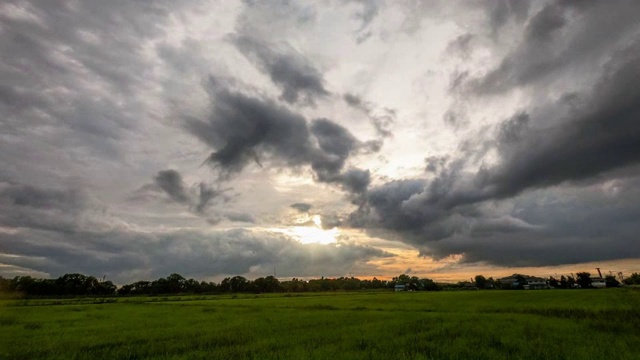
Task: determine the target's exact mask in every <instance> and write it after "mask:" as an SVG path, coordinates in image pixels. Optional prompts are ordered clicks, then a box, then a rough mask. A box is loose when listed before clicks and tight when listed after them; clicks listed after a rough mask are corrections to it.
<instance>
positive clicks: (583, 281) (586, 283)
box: [576, 272, 591, 289]
mask: <svg viewBox="0 0 640 360" xmlns="http://www.w3.org/2000/svg"><path fill="white" fill-rule="evenodd" d="M576 275H577V276H578V279H577V280H576V282H577V283H578V285H580V288H582V289H588V288H590V287H591V274H589V273H588V272H579V273H577V274H576Z"/></svg>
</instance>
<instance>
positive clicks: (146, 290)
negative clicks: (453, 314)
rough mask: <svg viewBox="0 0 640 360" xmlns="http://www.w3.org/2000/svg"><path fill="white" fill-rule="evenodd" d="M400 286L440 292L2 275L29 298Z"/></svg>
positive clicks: (295, 282)
mask: <svg viewBox="0 0 640 360" xmlns="http://www.w3.org/2000/svg"><path fill="white" fill-rule="evenodd" d="M396 284H407V286H408V287H409V288H410V289H412V290H439V289H440V288H439V286H438V285H437V284H436V283H435V282H433V281H432V280H430V279H419V278H417V277H415V276H414V277H409V276H408V275H405V274H403V275H400V276H399V277H395V278H393V280H391V281H389V280H379V279H377V278H373V279H371V280H369V279H358V278H355V277H339V278H324V277H322V278H320V279H311V280H302V279H297V278H293V279H291V280H286V281H280V280H278V279H277V278H276V277H274V276H266V277H259V278H257V279H255V280H249V279H247V278H245V277H243V276H233V277H227V278H225V279H223V280H222V281H221V282H219V283H216V282H207V281H197V280H195V279H186V278H185V277H183V276H182V275H180V274H171V275H169V276H167V277H166V278H159V279H157V280H153V281H136V282H134V283H131V284H126V285H122V286H120V287H118V286H116V285H114V284H113V282H111V281H104V279H102V280H101V279H98V278H96V277H94V276H87V275H83V274H65V275H63V276H61V277H59V278H57V279H38V278H33V277H31V276H16V277H14V278H13V279H5V278H3V277H1V276H0V293H2V292H4V293H18V294H22V295H26V296H96V295H99V296H127V295H164V294H219V293H277V292H321V291H340V290H344V291H350V290H372V289H390V288H393V287H394V286H395V285H396Z"/></svg>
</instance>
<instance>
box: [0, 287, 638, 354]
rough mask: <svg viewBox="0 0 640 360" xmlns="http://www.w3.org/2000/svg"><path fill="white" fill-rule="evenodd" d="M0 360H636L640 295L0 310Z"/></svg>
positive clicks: (348, 295)
mask: <svg viewBox="0 0 640 360" xmlns="http://www.w3.org/2000/svg"><path fill="white" fill-rule="evenodd" d="M0 359H3V360H5V359H6V360H9V359H20V360H24V359H640V291H639V290H638V289H632V288H622V289H598V290H564V291H563V290H542V291H451V292H406V293H393V292H342V293H340V292H338V293H320V294H290V295H289V294H265V295H238V296H228V295H225V296H183V297H180V296H176V297H139V298H134V297H131V298H106V299H90V298H79V299H61V300H52V299H42V300H1V301H0Z"/></svg>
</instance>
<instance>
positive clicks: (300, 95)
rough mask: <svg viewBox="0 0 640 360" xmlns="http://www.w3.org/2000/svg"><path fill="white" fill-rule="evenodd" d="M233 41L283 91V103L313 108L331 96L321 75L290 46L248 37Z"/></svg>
mask: <svg viewBox="0 0 640 360" xmlns="http://www.w3.org/2000/svg"><path fill="white" fill-rule="evenodd" d="M231 41H232V42H233V43H234V44H235V46H236V47H237V48H238V50H240V52H242V53H243V54H244V55H245V56H246V57H247V58H248V59H249V60H250V61H251V62H252V63H254V64H255V65H256V66H258V68H260V69H261V70H262V71H264V72H265V73H266V74H268V75H269V78H270V79H271V81H273V83H274V84H276V85H277V86H278V87H280V88H281V90H282V95H281V97H282V99H283V100H284V101H286V102H288V103H303V104H309V105H314V104H315V102H316V99H317V98H322V97H326V96H328V95H329V92H328V91H327V90H326V89H325V87H324V80H323V78H322V74H321V73H320V71H318V70H317V69H316V68H315V67H314V66H313V65H312V64H311V63H310V62H309V61H308V60H307V58H306V57H305V56H303V55H302V54H299V53H298V52H297V51H296V50H295V49H293V48H292V47H291V46H290V45H288V44H282V45H280V46H276V45H275V44H268V43H265V42H262V41H260V40H258V39H255V38H250V37H248V36H236V37H233V38H232V40H231Z"/></svg>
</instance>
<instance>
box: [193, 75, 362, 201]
mask: <svg viewBox="0 0 640 360" xmlns="http://www.w3.org/2000/svg"><path fill="white" fill-rule="evenodd" d="M228 86H230V83H229V82H227V81H225V80H224V79H217V78H214V77H211V78H210V80H209V83H208V91H209V95H210V99H211V102H212V107H213V110H212V112H211V114H210V115H209V118H208V119H207V120H206V121H202V120H197V119H189V120H188V121H187V122H186V128H187V130H188V131H189V132H191V133H192V134H193V135H194V136H196V137H198V138H199V139H200V140H202V141H203V142H205V143H206V144H208V145H209V146H211V147H212V148H214V149H215V151H214V152H213V153H211V155H210V156H209V158H208V159H207V162H208V163H210V164H211V165H212V166H214V167H215V168H217V169H218V170H219V171H220V173H221V176H222V177H223V178H224V177H227V178H228V177H230V176H232V175H233V174H234V173H238V172H240V171H242V170H243V169H244V168H245V166H247V165H248V164H249V163H251V162H255V163H256V164H257V165H259V166H262V163H263V162H264V161H265V160H267V161H270V162H271V163H272V164H274V165H276V166H277V165H280V166H285V167H299V166H303V165H310V167H311V169H312V170H313V172H314V174H315V177H316V180H318V181H320V182H327V183H338V184H341V185H343V186H344V187H345V188H346V189H347V190H350V191H355V192H362V191H364V189H366V187H367V186H368V184H369V179H368V172H367V171H366V170H360V169H355V168H354V169H349V170H348V171H343V170H344V167H345V165H346V162H347V160H348V159H349V157H350V156H352V155H354V154H355V153H356V152H357V151H358V150H360V149H362V148H364V147H366V145H367V144H366V143H362V142H361V141H359V140H358V139H356V138H355V137H354V136H353V135H352V134H351V133H350V132H349V131H348V130H347V129H346V128H345V127H343V126H341V125H339V124H337V123H335V122H333V121H331V120H329V119H325V118H319V119H314V120H313V121H311V122H310V123H308V122H307V120H306V119H305V118H304V117H303V116H301V115H299V114H297V113H294V112H293V111H291V110H289V109H287V108H285V107H283V106H281V105H279V104H277V103H275V102H274V101H272V100H270V99H264V98H260V97H257V96H251V95H247V94H244V93H242V92H240V91H238V90H234V89H230V88H229V87H228Z"/></svg>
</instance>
